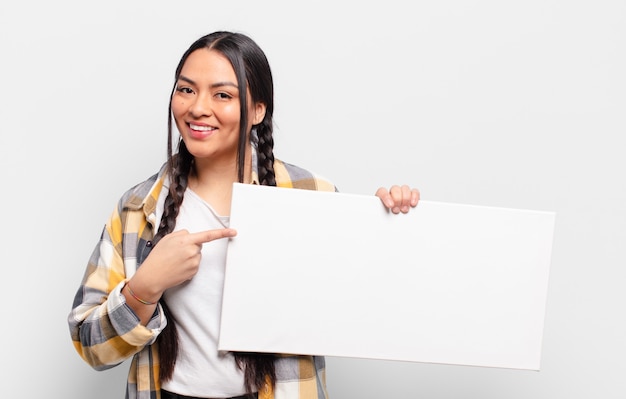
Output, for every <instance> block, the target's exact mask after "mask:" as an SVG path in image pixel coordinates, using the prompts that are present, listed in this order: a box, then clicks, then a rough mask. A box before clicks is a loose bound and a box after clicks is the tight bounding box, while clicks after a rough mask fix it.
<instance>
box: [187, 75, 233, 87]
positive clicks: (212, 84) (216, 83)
mask: <svg viewBox="0 0 626 399" xmlns="http://www.w3.org/2000/svg"><path fill="white" fill-rule="evenodd" d="M178 80H183V81H185V82H187V83H189V84H192V85H196V82H194V81H193V80H192V79H189V78H188V77H186V76H184V75H180V76H178ZM221 86H231V87H234V88H235V89H239V86H237V85H236V84H235V83H233V82H228V81H227V82H215V83H211V84H210V85H209V87H210V88H215V87H221Z"/></svg>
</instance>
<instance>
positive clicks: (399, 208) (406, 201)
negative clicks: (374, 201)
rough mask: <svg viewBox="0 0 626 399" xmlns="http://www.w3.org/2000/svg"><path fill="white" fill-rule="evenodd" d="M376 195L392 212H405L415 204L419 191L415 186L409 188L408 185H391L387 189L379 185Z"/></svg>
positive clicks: (417, 200)
mask: <svg viewBox="0 0 626 399" xmlns="http://www.w3.org/2000/svg"><path fill="white" fill-rule="evenodd" d="M376 196H378V197H379V198H380V200H381V201H382V202H383V204H385V206H386V207H387V208H389V209H390V210H391V212H393V213H396V214H397V213H400V212H402V213H407V212H409V210H410V209H411V208H412V207H415V206H417V204H418V202H419V199H420V192H419V190H418V189H416V188H413V189H412V188H410V187H409V186H408V185H406V184H405V185H402V186H398V185H393V186H391V188H390V189H389V190H387V189H385V188H384V187H380V188H379V189H378V190H377V191H376Z"/></svg>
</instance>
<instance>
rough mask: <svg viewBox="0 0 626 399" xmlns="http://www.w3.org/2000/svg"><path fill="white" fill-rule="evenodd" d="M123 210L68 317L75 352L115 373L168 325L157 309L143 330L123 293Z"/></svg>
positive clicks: (102, 240)
mask: <svg viewBox="0 0 626 399" xmlns="http://www.w3.org/2000/svg"><path fill="white" fill-rule="evenodd" d="M120 209H121V208H118V209H117V210H116V211H115V212H114V213H113V214H112V216H111V217H110V219H109V221H108V222H107V224H106V226H105V228H104V230H103V232H102V235H101V237H100V241H99V243H98V245H97V246H96V248H95V249H94V251H93V253H92V255H91V257H90V259H89V263H88V265H87V269H86V271H85V274H84V276H83V280H82V282H81V284H80V287H79V288H78V290H77V292H76V295H75V297H74V302H73V304H72V310H71V312H70V314H69V316H68V324H69V329H70V334H71V338H72V341H73V344H74V347H75V349H76V351H77V352H78V353H79V355H80V356H81V357H82V358H83V360H85V361H86V362H87V363H88V364H89V365H91V366H92V367H93V368H94V369H96V370H105V369H108V368H111V367H114V366H116V365H118V364H120V363H122V362H123V361H124V360H126V359H128V358H129V357H131V356H132V355H134V354H135V353H137V352H139V351H140V350H141V349H143V348H144V347H145V346H146V345H150V344H152V343H154V341H155V340H156V338H157V336H158V334H159V333H160V332H161V331H162V330H163V328H164V327H165V325H166V324H167V322H166V319H165V317H164V315H163V309H162V308H161V305H158V306H157V309H156V311H155V313H154V315H153V316H152V318H151V319H150V321H149V322H148V324H147V325H146V326H144V325H142V324H141V323H140V321H139V318H138V317H137V316H136V315H135V313H134V312H133V311H132V309H131V308H130V306H128V305H127V304H126V300H125V297H124V295H123V294H122V293H121V290H122V288H123V287H124V284H125V282H126V278H127V275H126V267H125V261H124V255H123V250H122V246H123V242H122V240H123V232H122V228H121V226H122V222H121V217H120V212H121V211H120Z"/></svg>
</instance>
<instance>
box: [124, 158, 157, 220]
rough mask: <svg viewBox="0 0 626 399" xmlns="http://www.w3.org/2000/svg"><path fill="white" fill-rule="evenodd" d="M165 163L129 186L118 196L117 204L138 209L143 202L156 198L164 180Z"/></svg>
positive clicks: (125, 207) (149, 201)
mask: <svg viewBox="0 0 626 399" xmlns="http://www.w3.org/2000/svg"><path fill="white" fill-rule="evenodd" d="M165 171H166V168H165V165H163V166H162V167H161V169H160V170H159V171H158V172H157V173H155V174H153V175H152V176H150V177H148V178H147V179H146V180H144V181H142V182H140V183H137V184H135V185H134V186H132V187H131V188H129V189H128V190H127V191H126V192H125V193H124V194H123V195H122V197H121V198H120V200H119V206H120V207H121V208H123V209H139V208H141V207H142V206H143V205H144V204H145V203H147V202H148V203H151V202H153V201H151V199H152V200H156V198H158V196H159V193H160V191H161V189H162V187H163V185H164V182H165Z"/></svg>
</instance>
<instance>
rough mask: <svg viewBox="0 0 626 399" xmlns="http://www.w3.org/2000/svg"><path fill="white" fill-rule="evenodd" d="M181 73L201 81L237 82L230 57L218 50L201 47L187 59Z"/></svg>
mask: <svg viewBox="0 0 626 399" xmlns="http://www.w3.org/2000/svg"><path fill="white" fill-rule="evenodd" d="M180 74H181V75H183V76H185V77H186V78H189V79H192V80H193V81H196V82H198V83H200V82H206V81H210V82H214V81H220V82H221V81H228V82H236V81H237V76H236V75H235V70H234V69H233V66H232V65H231V64H230V61H229V60H228V58H226V57H225V56H224V55H223V54H222V53H220V52H219V51H216V50H209V49H206V48H201V49H198V50H195V51H194V52H192V53H191V54H189V57H187V59H186V60H185V63H184V64H183V67H182V69H181V71H180Z"/></svg>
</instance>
